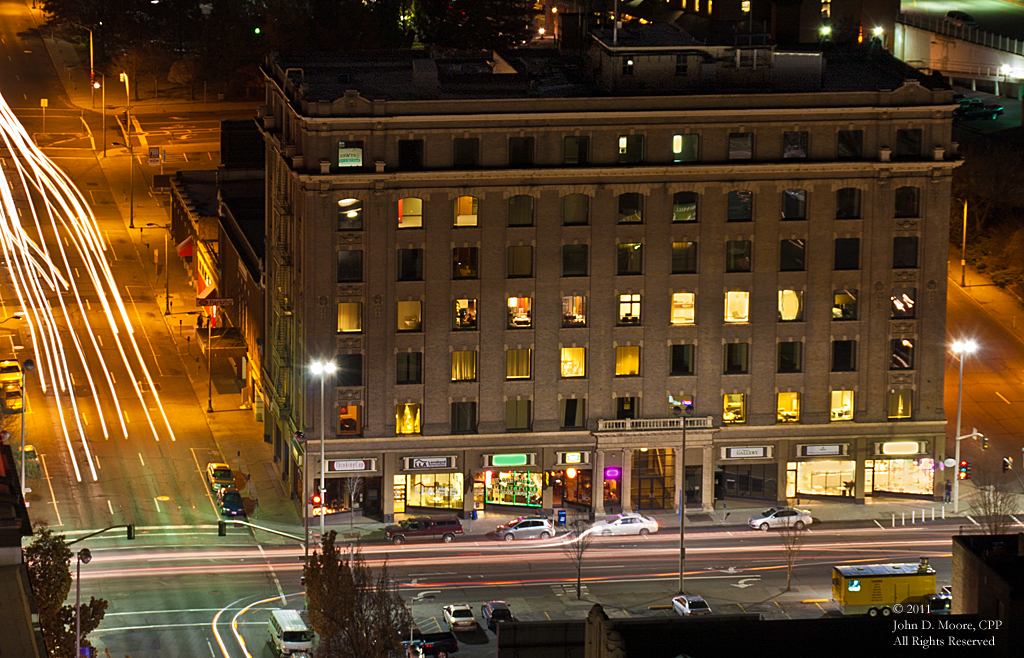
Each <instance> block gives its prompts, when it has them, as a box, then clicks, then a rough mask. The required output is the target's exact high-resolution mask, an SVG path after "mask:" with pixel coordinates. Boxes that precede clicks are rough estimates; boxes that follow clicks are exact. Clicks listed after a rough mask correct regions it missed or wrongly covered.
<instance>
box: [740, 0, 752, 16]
mask: <svg viewBox="0 0 1024 658" xmlns="http://www.w3.org/2000/svg"><path fill="white" fill-rule="evenodd" d="M740 11H742V12H743V13H744V14H749V13H750V0H743V2H741V3H740Z"/></svg>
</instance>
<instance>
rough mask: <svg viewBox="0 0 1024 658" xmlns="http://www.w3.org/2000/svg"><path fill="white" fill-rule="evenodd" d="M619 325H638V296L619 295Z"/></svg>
mask: <svg viewBox="0 0 1024 658" xmlns="http://www.w3.org/2000/svg"><path fill="white" fill-rule="evenodd" d="M618 323H619V324H620V325H632V324H640V295H632V294H630V295H619V322H618Z"/></svg>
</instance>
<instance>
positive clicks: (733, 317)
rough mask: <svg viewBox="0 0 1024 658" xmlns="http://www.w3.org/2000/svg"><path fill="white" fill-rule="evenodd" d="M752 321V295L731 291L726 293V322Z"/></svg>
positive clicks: (740, 291)
mask: <svg viewBox="0 0 1024 658" xmlns="http://www.w3.org/2000/svg"><path fill="white" fill-rule="evenodd" d="M749 320H750V293H749V292H746V291H742V290H730V291H729V292H727V293H725V321H726V322H748V321H749Z"/></svg>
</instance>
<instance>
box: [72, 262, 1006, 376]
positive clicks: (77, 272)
mask: <svg viewBox="0 0 1024 658" xmlns="http://www.w3.org/2000/svg"><path fill="white" fill-rule="evenodd" d="M74 269H75V276H76V277H78V278H79V279H81V278H82V273H81V272H79V271H78V268H77V267H76V268H74ZM996 395H999V394H998V393H996Z"/></svg>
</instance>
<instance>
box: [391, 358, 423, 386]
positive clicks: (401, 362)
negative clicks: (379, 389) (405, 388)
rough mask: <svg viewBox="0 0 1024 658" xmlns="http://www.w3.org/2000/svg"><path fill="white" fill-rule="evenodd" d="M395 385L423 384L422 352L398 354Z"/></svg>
mask: <svg viewBox="0 0 1024 658" xmlns="http://www.w3.org/2000/svg"><path fill="white" fill-rule="evenodd" d="M396 356H397V357H398V373H397V376H396V377H395V383H396V384H422V383H423V352H399V353H398V354H397V355H396Z"/></svg>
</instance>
